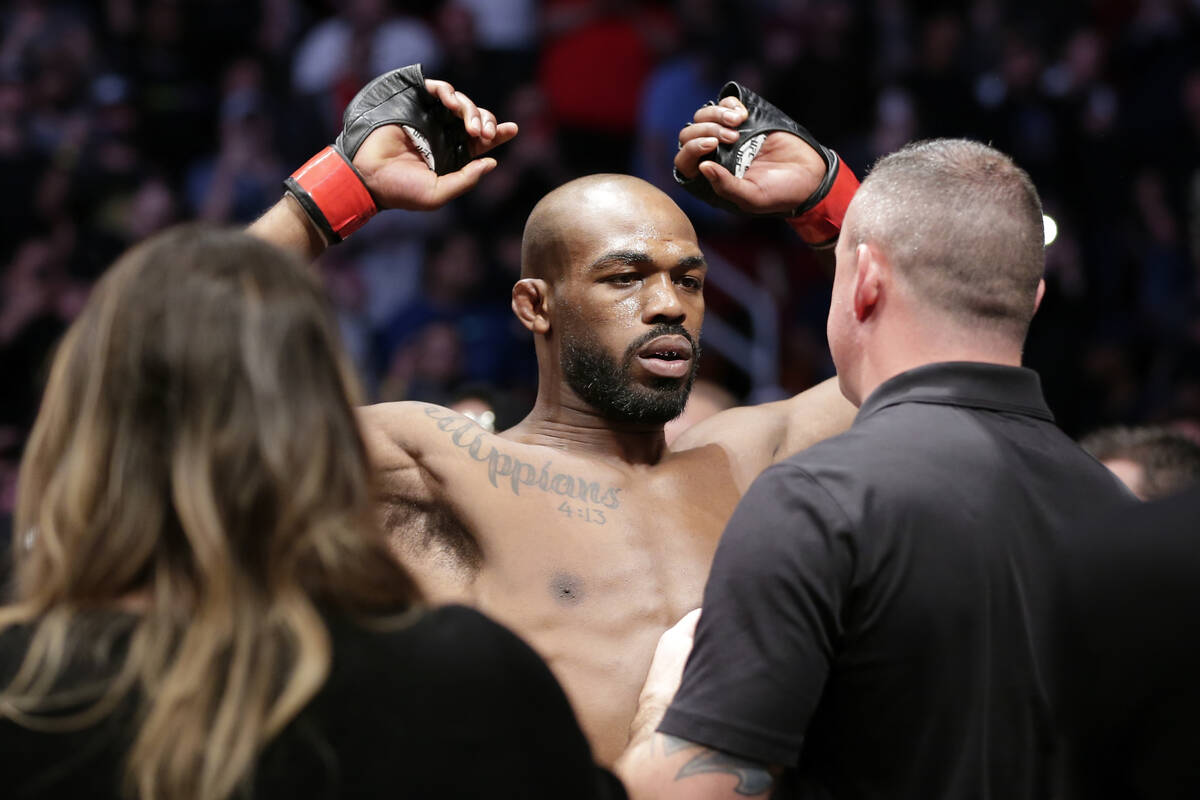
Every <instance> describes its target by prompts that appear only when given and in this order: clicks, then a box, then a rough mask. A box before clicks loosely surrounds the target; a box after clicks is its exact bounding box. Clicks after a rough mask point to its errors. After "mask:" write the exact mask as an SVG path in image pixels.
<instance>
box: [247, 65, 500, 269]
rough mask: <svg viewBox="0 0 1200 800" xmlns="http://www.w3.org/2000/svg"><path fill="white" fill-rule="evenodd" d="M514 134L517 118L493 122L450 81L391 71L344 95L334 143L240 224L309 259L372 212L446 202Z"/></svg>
mask: <svg viewBox="0 0 1200 800" xmlns="http://www.w3.org/2000/svg"><path fill="white" fill-rule="evenodd" d="M406 127H407V128H408V130H410V131H413V133H409V132H407V131H406ZM450 129H453V130H450ZM516 135H517V125H516V123H514V122H498V121H497V120H496V117H495V115H494V114H492V113H491V112H490V111H488V110H487V109H484V108H480V107H478V106H476V105H475V103H474V102H472V101H471V99H470V98H469V97H467V96H466V95H465V94H463V93H462V92H459V91H456V90H455V89H454V87H453V86H451V85H450V84H449V83H446V82H445V81H439V80H433V79H427V78H423V76H421V74H420V71H419V69H417V68H415V67H405V68H404V69H402V70H394V71H393V72H390V73H387V74H385V75H381V76H379V77H378V78H376V79H375V80H373V81H372V82H371V83H369V84H367V86H366V87H364V88H363V90H362V91H361V92H360V93H359V94H358V96H356V97H355V98H354V100H352V101H351V103H350V106H349V107H348V108H347V113H346V115H345V118H344V126H343V130H342V133H341V135H339V136H338V139H337V142H336V143H335V144H334V145H331V146H330V147H327V148H325V149H324V150H322V151H321V152H320V153H318V154H317V155H316V156H314V157H313V158H312V159H311V160H310V161H309V162H308V163H306V164H305V165H304V166H302V167H301V168H300V169H298V170H297V171H296V172H295V173H293V175H292V177H291V178H289V180H288V192H287V194H285V195H284V197H283V198H282V199H281V200H280V201H279V202H278V203H276V204H275V205H274V206H272V207H271V208H270V209H269V210H268V211H267V212H266V213H265V214H263V215H262V216H261V217H260V218H259V219H258V220H257V221H255V222H254V223H253V224H251V225H250V227H249V228H248V229H247V231H248V232H249V233H250V234H252V235H254V236H258V237H260V238H262V239H265V240H266V241H269V242H271V243H272V244H275V245H277V246H279V247H282V248H283V249H285V250H289V251H291V252H293V253H296V254H298V255H300V256H301V257H303V258H305V259H309V260H311V259H313V258H316V257H317V256H319V255H320V254H321V253H322V252H324V251H325V249H326V248H327V247H329V246H331V245H332V244H335V243H337V242H339V241H341V240H342V239H343V238H345V237H346V236H348V235H350V234H351V233H353V232H354V231H355V230H357V229H358V228H359V227H361V226H362V225H363V224H365V223H366V221H367V220H368V219H370V217H372V216H373V215H374V214H375V213H377V212H378V211H381V210H384V209H390V208H403V209H408V210H414V211H431V210H433V209H436V208H440V207H441V206H443V205H445V204H446V203H448V202H449V201H450V200H453V199H454V198H455V197H458V196H459V195H461V194H463V193H464V192H466V191H467V190H469V189H471V188H472V187H473V186H475V184H477V183H478V182H479V179H480V178H482V177H483V176H484V175H485V174H487V173H488V172H490V171H491V170H492V169H493V168H495V166H496V160H495V159H494V158H491V157H481V156H483V154H484V153H487V152H488V151H490V150H492V149H493V148H495V147H497V146H499V145H501V144H504V143H505V142H507V141H509V140H510V139H512V138H513V137H514V136H516Z"/></svg>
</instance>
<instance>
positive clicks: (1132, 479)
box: [1079, 426, 1200, 500]
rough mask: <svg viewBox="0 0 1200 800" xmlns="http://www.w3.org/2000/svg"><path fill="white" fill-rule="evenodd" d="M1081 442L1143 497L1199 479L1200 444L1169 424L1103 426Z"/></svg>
mask: <svg viewBox="0 0 1200 800" xmlns="http://www.w3.org/2000/svg"><path fill="white" fill-rule="evenodd" d="M1079 444H1080V445H1081V446H1082V447H1083V449H1084V450H1087V451H1088V452H1089V453H1091V454H1092V455H1093V456H1095V457H1096V459H1097V460H1098V461H1100V463H1102V464H1104V466H1106V467H1108V468H1109V469H1110V470H1112V472H1113V474H1114V475H1116V476H1117V477H1118V478H1120V479H1121V482H1122V483H1124V484H1125V485H1126V486H1128V487H1129V490H1130V491H1131V492H1133V493H1134V494H1135V495H1137V496H1138V498H1139V499H1141V500H1158V499H1160V498H1163V497H1166V496H1167V495H1171V494H1175V493H1176V492H1178V491H1179V490H1180V489H1183V488H1185V487H1187V486H1190V485H1191V484H1193V483H1196V482H1198V481H1200V444H1197V443H1196V442H1195V441H1193V440H1192V439H1190V438H1189V437H1188V436H1186V435H1185V434H1183V433H1179V432H1176V431H1173V430H1171V429H1170V428H1162V427H1152V426H1143V427H1136V428H1127V427H1124V426H1114V427H1111V428H1102V429H1100V430H1098V431H1094V432H1092V433H1089V434H1088V435H1087V436H1085V437H1083V439H1082V440H1080V442H1079Z"/></svg>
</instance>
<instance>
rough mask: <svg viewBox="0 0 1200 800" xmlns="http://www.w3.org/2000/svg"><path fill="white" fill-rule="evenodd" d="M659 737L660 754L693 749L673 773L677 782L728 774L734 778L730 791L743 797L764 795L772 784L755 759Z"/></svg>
mask: <svg viewBox="0 0 1200 800" xmlns="http://www.w3.org/2000/svg"><path fill="white" fill-rule="evenodd" d="M659 736H661V737H662V747H663V755H666V756H671V755H674V754H676V753H680V752H683V751H685V750H694V751H695V752H694V753H692V754H691V756H690V758H688V760H687V762H686V763H684V765H683V766H682V767H681V768H680V769H679V772H677V773H676V774H675V780H676V781H682V780H684V779H685V778H690V777H692V776H695V775H706V774H723V775H731V776H733V777H734V778H735V779H736V780H737V784H736V785H735V786H734V788H733V790H734V791H735V792H736V793H737V794H738V795H740V796H742V797H764V796H766V795H767V793H768V792H770V791H771V788H772V787H773V786H774V785H775V777H774V775H772V773H771V770H770V769H769V768H768V767H766V766H764V765H762V764H760V763H758V762H757V761H751V760H750V759H748V758H742V757H740V756H735V755H730V754H729V753H726V752H723V751H721V750H713V749H712V748H710V747H705V746H704V745H700V744H696V743H695V742H690V741H688V740H687V739H681V738H679V737H678V736H671V735H670V734H659Z"/></svg>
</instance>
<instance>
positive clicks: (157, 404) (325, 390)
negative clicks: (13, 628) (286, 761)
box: [0, 226, 417, 800]
mask: <svg viewBox="0 0 1200 800" xmlns="http://www.w3.org/2000/svg"><path fill="white" fill-rule="evenodd" d="M354 387H355V383H354V381H353V379H352V376H351V374H350V371H349V369H348V368H347V366H346V361H345V358H344V356H343V355H342V351H341V348H340V346H339V344H338V337H337V333H336V327H335V323H334V321H333V318H332V315H331V313H330V311H329V309H328V308H327V306H326V304H325V301H324V299H323V295H322V292H321V288H320V285H319V284H318V283H317V281H316V279H315V278H314V276H312V275H311V274H310V273H309V271H308V270H307V268H306V267H305V266H304V265H302V264H301V263H299V262H298V261H296V260H294V259H292V258H291V257H289V256H286V255H285V254H284V253H282V252H280V251H279V250H277V249H275V248H274V247H272V246H270V245H268V244H267V243H265V242H261V241H258V240H257V239H254V238H253V237H251V236H248V235H246V234H244V233H241V232H237V231H224V230H214V229H208V228H202V227H195V226H186V227H181V228H176V229H174V230H171V231H168V232H166V233H163V234H160V235H158V236H156V237H154V238H152V239H150V240H149V241H147V242H145V243H143V244H141V245H139V246H137V247H135V248H134V249H132V250H131V251H129V252H128V253H127V254H125V255H124V256H123V257H122V258H121V259H119V260H118V261H117V263H116V264H115V265H114V266H113V267H112V268H111V269H110V270H109V272H108V273H107V274H106V275H105V276H104V277H103V279H102V280H101V281H100V282H99V284H98V286H97V289H96V291H95V293H94V294H93V296H92V297H91V299H90V300H89V302H88V304H87V307H86V308H85V310H84V312H83V313H82V315H81V316H80V317H79V319H78V320H76V322H75V323H74V324H73V325H72V326H71V328H70V330H69V331H68V332H67V334H66V337H65V339H64V341H63V342H62V344H61V346H60V348H59V351H58V353H57V355H56V357H55V359H54V363H53V366H52V368H51V372H50V377H49V381H48V385H47V388H46V393H45V397H44V399H43V401H42V406H41V411H40V413H39V415H38V418H37V422H36V424H35V425H34V429H33V432H32V435H31V437H30V440H29V443H28V446H27V448H26V453H25V457H24V460H23V462H22V465H21V474H20V484H19V491H18V505H17V514H16V528H15V530H16V531H18V532H19V533H18V534H17V535H16V536H15V537H14V538H15V539H16V540H17V547H16V550H17V553H16V555H17V562H18V563H17V596H16V600H15V602H14V603H13V604H11V605H9V606H6V607H4V608H0V629H3V628H4V627H7V626H10V625H13V624H19V623H24V624H28V625H30V626H31V627H32V629H33V637H32V640H31V644H30V646H29V649H28V651H27V654H26V656H25V659H24V662H23V664H22V667H21V669H20V671H19V672H18V674H17V676H16V678H15V679H14V680H13V681H12V683H11V684H10V685H9V686H8V687H7V688H6V689H4V690H3V693H2V694H0V713H5V714H7V715H8V716H10V717H12V718H14V719H17V720H18V721H20V722H23V723H25V724H28V725H30V726H36V725H38V724H40V723H41V724H45V723H48V722H49V721H50V717H51V716H53V715H49V714H46V713H41V714H40V716H39V712H46V711H47V710H49V709H51V708H52V707H54V706H55V705H56V703H61V702H62V697H57V698H56V697H55V693H56V692H58V691H59V688H60V687H59V684H60V679H61V678H62V673H63V670H64V666H65V664H66V663H67V661H68V659H69V658H70V653H71V651H72V648H73V647H78V646H81V645H83V644H86V643H85V642H80V641H78V640H79V636H78V635H77V634H76V633H75V632H74V631H76V630H77V626H76V625H75V624H74V623H76V622H77V621H78V620H79V619H81V617H82V615H83V614H84V613H85V612H90V611H94V610H96V609H106V608H115V607H125V608H133V609H134V610H135V614H134V615H133V619H134V621H133V623H132V631H131V634H130V638H129V646H128V650H127V651H126V655H125V658H124V660H123V662H122V663H121V665H120V669H119V670H118V673H117V676H116V678H115V679H114V680H111V681H108V682H107V683H106V685H105V687H104V689H103V690H102V691H101V692H98V693H97V695H96V696H95V697H94V698H93V699H94V702H92V703H91V704H90V705H89V706H88V711H86V712H84V713H81V714H79V715H77V716H76V717H75V718H74V721H75V722H76V723H77V724H86V723H87V722H88V721H89V720H94V719H96V718H97V717H98V716H100V715H102V714H104V713H107V710H108V709H111V708H112V707H113V706H114V705H115V704H116V703H117V702H118V701H119V700H120V699H121V698H122V697H125V696H126V695H127V694H128V693H129V692H130V691H131V690H134V691H136V692H137V696H138V697H140V698H141V700H140V701H139V702H140V707H139V715H138V717H137V718H138V720H139V727H138V730H137V732H136V738H135V740H134V743H133V746H132V749H131V751H130V754H129V761H128V764H127V769H126V777H127V785H126V787H125V788H126V791H128V792H129V793H131V794H134V795H136V796H140V797H144V798H150V797H155V798H158V797H163V798H205V800H209V799H210V798H211V799H213V800H219V799H221V798H226V797H228V796H230V795H231V794H232V793H233V792H234V791H236V790H238V789H239V787H241V786H244V785H246V783H247V782H248V781H249V780H250V779H251V778H252V775H253V769H254V764H255V760H256V757H257V755H258V753H260V752H261V750H262V747H263V746H264V744H265V743H266V742H267V741H269V740H270V739H271V738H272V737H273V736H274V735H275V734H277V733H278V732H279V731H280V730H281V729H282V728H283V727H284V726H285V725H286V724H287V723H288V722H289V721H290V720H291V719H292V718H294V717H295V715H296V714H297V713H298V712H299V711H300V709H302V708H303V707H304V705H305V704H306V703H307V702H308V701H309V700H310V699H311V698H312V697H313V695H314V694H315V693H316V691H317V690H318V689H319V688H320V687H321V685H322V684H323V682H324V681H325V678H326V676H327V675H328V671H329V667H330V661H331V652H330V641H329V634H328V630H327V628H326V626H325V625H324V623H323V620H322V617H321V615H320V613H318V610H317V609H318V607H321V606H329V605H335V606H339V607H341V608H343V609H345V610H346V611H348V612H350V613H352V614H376V613H380V614H386V613H391V612H396V611H403V610H404V609H405V608H408V607H410V606H412V605H413V604H414V602H415V601H416V599H417V590H416V588H415V584H414V583H413V581H412V579H411V578H410V576H409V575H408V574H407V573H406V572H405V571H404V570H403V569H402V568H401V567H400V566H399V565H398V564H396V563H395V561H394V560H393V558H392V557H391V556H390V555H389V553H388V551H387V548H386V545H385V542H384V539H383V537H382V536H381V535H380V534H379V533H378V532H377V530H376V529H375V527H374V523H373V517H372V508H371V499H372V498H371V490H370V483H369V471H368V465H367V460H366V454H365V449H364V446H363V443H362V440H361V439H360V437H359V433H358V429H357V427H356V421H355V415H354V411H353V405H354V403H355V402H356V400H357V396H356V390H355V388H354ZM22 543H25V544H22ZM125 624H129V623H128V620H126V623H125ZM94 633H95V632H94V630H93V631H92V633H91V634H89V636H92V637H93V638H94ZM53 719H54V720H60V719H61V717H59V716H53Z"/></svg>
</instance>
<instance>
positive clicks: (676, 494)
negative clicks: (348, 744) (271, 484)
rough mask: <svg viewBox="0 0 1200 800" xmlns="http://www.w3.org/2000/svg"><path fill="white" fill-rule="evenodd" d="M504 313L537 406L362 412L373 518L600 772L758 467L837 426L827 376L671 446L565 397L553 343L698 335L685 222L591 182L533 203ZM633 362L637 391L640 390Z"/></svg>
mask: <svg viewBox="0 0 1200 800" xmlns="http://www.w3.org/2000/svg"><path fill="white" fill-rule="evenodd" d="M523 260H524V262H525V263H524V265H523V277H522V280H521V281H519V282H518V284H517V286H516V287H514V290H513V309H514V312H515V313H516V314H517V316H518V318H520V319H521V321H522V322H523V323H524V324H525V325H526V327H528V328H529V329H530V330H531V331H532V332H533V333H534V338H535V343H536V345H535V346H536V348H537V356H538V365H539V376H540V377H539V386H538V395H537V400H536V403H535V406H534V408H533V410H532V411H531V412H530V414H529V415H528V416H527V417H526V418H525V419H524V420H522V421H521V422H520V423H519V424H518V425H516V426H515V427H513V428H511V429H509V430H507V431H504V432H502V433H499V434H492V433H488V432H486V431H485V430H483V429H482V428H481V427H480V426H478V425H477V424H475V423H474V422H473V421H471V420H470V419H468V418H467V417H465V416H463V415H461V414H457V413H455V412H453V411H450V410H449V409H445V408H441V407H438V406H432V405H427V404H422V403H411V402H406V403H389V404H382V405H377V406H372V407H368V408H364V409H362V411H361V419H362V427H363V431H364V438H365V440H366V443H367V447H368V451H369V454H370V458H371V460H372V463H373V464H374V465H375V468H376V470H377V473H378V477H379V485H380V490H381V494H382V502H383V509H382V513H383V520H384V524H385V526H386V530H387V531H388V534H389V536H390V538H391V541H392V543H393V545H394V547H395V549H396V551H397V553H398V554H399V555H400V557H401V558H402V560H403V561H404V562H405V564H407V565H408V566H409V567H410V568H411V569H412V570H413V572H414V573H415V574H416V575H417V576H418V578H419V580H420V582H421V584H422V586H423V588H424V589H425V590H426V592H427V593H428V594H429V596H430V597H431V599H433V600H434V601H457V602H464V603H467V604H470V605H473V606H475V607H476V608H479V609H481V610H483V611H484V612H485V613H487V614H489V615H490V616H492V617H493V618H495V619H497V620H498V621H500V622H502V623H504V624H505V625H507V626H509V627H510V628H512V629H513V630H515V631H517V632H518V633H519V634H521V635H522V636H523V637H524V638H525V639H526V640H527V641H528V642H529V643H530V644H531V645H532V646H533V647H534V648H535V649H536V650H537V651H538V652H539V653H540V654H541V655H542V656H543V657H544V658H545V659H546V660H547V661H548V662H549V664H550V666H551V668H552V669H553V670H554V672H555V674H556V675H557V677H558V678H559V680H560V681H561V682H562V684H563V686H564V688H565V689H566V691H567V694H568V696H569V697H570V699H571V701H572V704H573V705H574V708H575V710H576V713H577V714H578V716H579V719H580V722H581V723H582V725H583V727H584V729H585V731H586V732H587V733H588V735H589V738H590V740H591V742H592V746H593V748H594V751H595V756H596V759H597V760H598V761H599V762H600V763H603V764H611V763H612V762H613V761H614V760H615V759H616V758H617V756H619V755H620V753H621V752H622V750H623V748H624V747H625V744H626V742H627V739H628V735H629V725H630V722H631V720H632V718H633V715H634V712H635V710H636V707H637V700H638V693H639V690H640V689H641V687H642V683H643V681H644V679H645V677H646V672H647V669H648V666H649V663H650V658H651V656H652V655H653V653H654V648H655V645H656V643H657V641H658V638H659V636H660V635H661V634H662V632H663V631H664V630H666V629H667V628H668V627H670V626H671V625H672V624H673V623H675V622H676V621H677V620H678V619H679V618H680V617H682V616H683V615H684V614H685V613H687V612H688V611H690V610H691V609H694V608H696V607H698V606H699V605H700V601H701V595H702V592H703V588H704V582H705V579H706V577H707V575H708V570H709V566H710V564H711V562H712V557H713V553H714V550H715V548H716V544H717V540H718V538H719V537H720V534H721V531H722V529H723V527H724V524H725V522H726V521H727V519H728V518H729V516H730V514H731V513H732V511H733V508H734V506H735V505H736V503H737V501H738V499H739V497H740V496H741V495H742V493H743V492H744V491H745V490H746V488H747V487H748V486H749V484H750V482H751V480H752V479H753V478H754V477H755V476H756V475H757V474H758V473H759V472H760V471H762V469H764V468H765V467H766V466H768V465H769V464H771V463H773V462H775V461H777V460H779V459H781V458H784V457H785V456H787V455H789V454H791V453H793V452H796V451H797V450H799V449H802V448H804V447H806V446H808V445H810V444H812V443H813V442H815V441H818V440H820V439H822V438H825V437H827V436H830V435H833V434H835V433H837V432H840V431H842V430H844V429H845V428H846V427H847V426H848V425H849V423H850V421H851V420H852V418H853V414H854V411H855V409H854V408H853V406H851V405H850V404H849V403H848V402H846V401H845V400H844V399H843V398H842V397H841V395H840V393H839V391H838V389H837V387H836V385H835V384H834V383H832V382H827V383H825V384H822V385H820V386H818V387H816V388H814V389H812V390H810V391H808V392H805V393H803V394H800V395H797V396H796V397H794V398H791V399H789V400H784V401H780V402H777V403H770V404H765V405H760V406H754V407H746V408H736V409H731V410H729V411H725V412H722V413H720V414H717V415H715V416H713V417H710V418H709V419H707V420H705V421H704V422H702V423H700V424H699V425H697V426H695V427H693V428H691V429H689V430H687V431H685V432H684V433H683V434H682V435H681V436H680V437H679V438H678V439H677V440H676V441H675V443H674V446H673V448H670V449H669V448H668V447H667V445H666V442H665V439H664V436H663V426H662V425H661V424H633V423H617V422H613V421H610V420H608V419H605V418H603V417H602V416H601V415H600V414H598V413H597V412H596V410H595V409H593V408H591V407H590V406H589V405H588V404H587V403H586V402H584V401H583V400H582V399H581V398H580V397H579V396H578V395H577V394H576V393H575V392H574V391H572V389H571V388H570V386H569V385H568V383H567V381H566V379H565V378H564V376H563V370H562V367H561V362H560V355H561V348H562V346H563V342H564V340H565V339H567V338H569V337H570V336H573V335H578V334H579V333H580V332H586V334H587V335H588V336H590V337H592V339H593V340H594V341H596V342H598V343H599V344H600V345H601V346H602V347H603V348H604V349H605V350H606V351H607V352H608V353H610V354H611V355H612V356H613V357H614V358H621V357H622V356H623V355H624V354H625V352H626V349H627V347H628V346H629V345H630V343H632V342H634V341H635V340H636V339H637V338H638V337H639V336H642V335H644V334H646V332H647V331H648V330H649V329H650V328H651V327H652V326H653V325H656V324H662V323H664V322H668V323H671V324H679V325H682V326H683V327H684V328H685V329H686V330H687V331H688V332H689V333H690V334H691V335H692V336H693V338H695V339H697V340H698V339H699V335H700V326H701V321H702V317H703V312H704V300H703V294H702V292H701V291H700V288H699V287H700V284H701V283H702V281H703V278H704V272H705V267H704V264H703V261H702V254H701V252H700V248H699V246H698V244H697V241H696V235H695V232H694V230H693V229H692V225H691V223H690V222H689V221H688V219H687V217H686V216H685V215H684V214H683V212H682V211H680V210H679V208H678V207H677V206H676V205H675V204H674V202H673V201H671V200H670V198H668V197H667V195H665V194H664V193H662V192H660V191H659V190H658V189H656V188H654V187H652V186H650V185H649V184H647V183H645V182H643V181H640V180H638V179H635V178H630V177H626V176H615V175H607V176H591V177H588V178H584V179H580V180H578V181H573V182H571V183H569V184H567V185H565V186H563V187H561V188H559V189H557V190H555V191H554V192H552V193H551V194H550V195H548V196H547V197H546V198H545V199H543V201H542V202H541V203H540V204H539V205H538V207H537V208H536V209H535V210H534V212H533V214H531V216H530V220H529V222H528V224H527V226H526V234H525V246H524V253H523ZM655 369H659V367H656V366H655V365H653V364H644V365H638V364H635V366H634V367H633V370H632V373H631V374H632V380H633V381H634V382H650V381H652V380H654V377H655V376H654V374H653V370H655Z"/></svg>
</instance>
